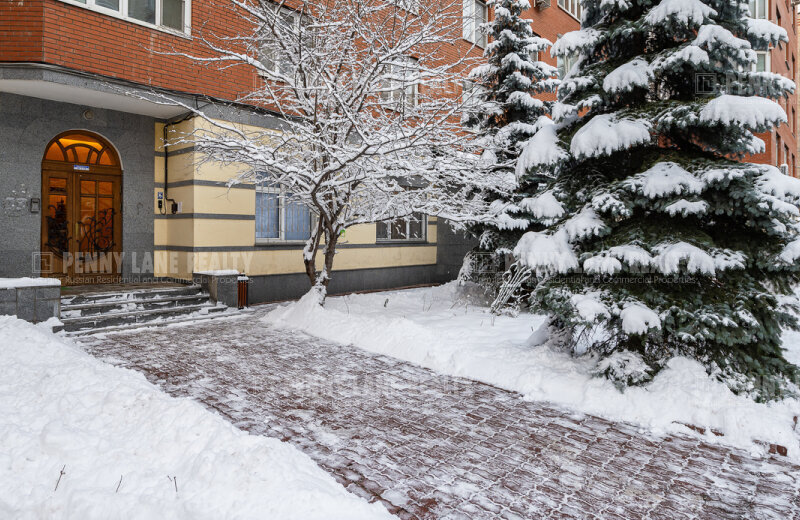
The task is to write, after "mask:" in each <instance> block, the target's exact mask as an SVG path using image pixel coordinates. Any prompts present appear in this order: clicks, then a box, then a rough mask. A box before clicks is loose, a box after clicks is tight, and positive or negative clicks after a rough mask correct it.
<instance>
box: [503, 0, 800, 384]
mask: <svg viewBox="0 0 800 520" xmlns="http://www.w3.org/2000/svg"><path fill="white" fill-rule="evenodd" d="M583 6H584V15H583V20H582V27H583V28H582V29H581V30H579V31H575V32H571V33H567V34H565V35H564V36H563V37H562V38H561V39H559V41H558V42H556V43H555V45H554V46H553V49H552V52H553V54H557V55H574V56H576V58H577V63H576V65H575V66H574V67H573V68H572V70H571V71H569V73H568V74H567V75H566V76H565V77H564V78H563V79H562V83H561V86H560V87H559V91H558V98H559V105H557V106H556V107H554V109H553V114H554V122H553V124H549V125H541V128H540V130H539V131H538V132H537V134H536V135H534V136H533V138H531V139H530V140H529V141H528V145H527V147H526V149H525V150H524V151H523V152H522V157H523V158H524V159H525V160H524V161H521V163H520V164H518V166H519V167H520V168H521V169H523V170H524V172H523V177H522V181H521V182H523V183H524V182H525V179H526V178H528V177H529V178H535V179H540V178H542V177H548V176H549V177H551V178H553V180H552V181H550V182H549V183H548V186H547V188H546V190H545V191H544V192H542V193H540V194H539V195H537V196H535V197H534V199H533V200H532V201H530V202H528V203H527V205H528V207H530V208H534V209H535V211H532V212H531V213H530V214H531V215H532V216H534V217H535V218H536V221H537V222H538V224H540V226H543V228H542V227H539V228H536V227H533V226H531V227H529V228H528V230H527V232H526V233H525V234H524V235H523V236H522V238H521V239H520V240H519V241H518V243H517V245H516V247H515V248H514V254H515V256H516V257H517V259H518V262H519V263H521V264H522V265H526V266H528V267H530V268H531V269H533V270H534V271H535V272H536V273H537V275H538V276H539V277H540V278H541V279H542V280H543V281H542V282H541V283H540V284H539V285H538V286H537V288H536V291H535V293H534V294H533V298H532V301H533V304H534V307H535V308H537V309H539V310H543V311H546V312H548V313H549V314H550V316H551V326H552V327H553V328H554V330H559V331H561V332H564V333H566V334H567V335H568V337H570V338H571V346H572V348H573V349H574V350H575V351H576V352H583V351H591V352H598V353H600V355H601V356H603V357H607V361H604V362H602V363H601V368H602V370H600V371H601V372H603V373H604V374H605V375H606V376H608V377H611V378H613V379H615V380H619V381H626V382H627V383H637V382H641V381H643V380H645V379H644V375H643V374H646V373H648V372H647V371H646V370H643V367H642V366H641V364H639V363H637V362H634V361H633V359H634V358H633V357H631V356H634V354H631V353H626V352H625V351H630V352H633V353H635V356H637V357H636V358H635V359H636V360H642V362H644V363H646V364H647V365H648V366H650V367H651V368H652V369H653V370H658V369H660V368H661V367H663V366H664V365H665V363H666V362H667V361H668V360H669V359H670V358H671V357H673V356H676V355H679V354H680V355H688V356H691V357H694V358H695V359H698V360H700V361H701V362H703V363H704V364H705V366H706V367H707V368H708V371H709V373H713V374H718V376H719V377H720V378H721V379H724V380H726V381H728V382H729V383H730V386H731V388H734V389H736V390H740V391H747V392H750V393H752V394H755V395H756V396H757V397H759V398H761V399H770V398H773V397H775V396H776V395H777V394H780V392H781V390H780V389H781V388H789V387H788V386H787V385H786V384H785V383H786V381H787V380H795V381H797V378H798V368H797V367H795V366H794V365H792V364H791V363H789V362H788V361H786V360H785V359H784V357H783V355H782V350H781V341H780V334H781V329H782V328H785V327H795V326H796V325H797V319H796V317H795V316H794V315H793V314H792V312H791V311H792V305H791V304H785V305H781V304H779V299H778V297H779V296H780V295H782V294H789V293H790V285H791V284H792V283H794V282H795V281H796V280H797V272H798V266H797V262H796V260H797V259H798V257H800V247H798V245H797V244H798V242H797V241H796V240H797V238H796V236H797V235H796V232H797V227H798V226H797V218H798V216H800V211H798V207H797V204H798V202H800V180H797V179H794V178H790V177H787V176H784V175H782V174H781V173H780V172H779V171H778V169H777V168H775V167H773V166H768V165H759V164H749V163H742V162H737V161H736V160H737V159H741V158H742V157H743V156H744V155H745V154H750V153H759V152H763V151H764V143H763V141H761V140H760V139H759V138H757V137H756V136H755V135H754V134H755V133H758V132H763V131H766V130H769V129H771V128H772V127H774V126H775V125H778V124H781V123H784V122H786V120H787V118H786V114H785V113H784V110H783V109H782V108H781V107H780V105H778V104H777V103H776V102H775V101H774V99H776V98H779V97H782V96H785V95H787V94H788V93H790V92H792V91H793V90H794V84H793V83H792V82H791V81H789V80H788V79H786V78H784V77H782V76H779V75H777V74H772V73H768V72H749V71H751V69H752V64H753V63H754V61H755V59H756V54H755V50H757V49H758V50H765V49H767V48H768V47H769V46H770V45H776V44H778V43H779V42H784V44H785V42H786V41H787V38H786V33H785V31H784V30H783V29H781V28H779V27H777V26H776V25H774V24H772V23H770V22H768V21H766V20H757V21H755V20H752V19H750V18H749V17H748V4H747V2H745V1H740V0H704V1H701V0H662V1H660V2H652V1H651V0H629V1H625V2H608V1H606V0H585V1H584V2H583ZM709 78H713V79H716V81H717V89H716V91H714V92H710V93H709V92H705V91H703V90H702V89H700V90H698V89H697V85H698V84H699V83H701V82H699V81H698V80H700V79H702V80H703V82H702V84H703V85H707V84H708V80H709ZM526 176H528V177H526ZM623 362H624V363H623ZM629 367H637V370H636V371H635V372H634V373H631V372H629V371H628V368H629ZM636 374H638V375H636ZM743 381H748V382H749V383H748V384H743Z"/></svg>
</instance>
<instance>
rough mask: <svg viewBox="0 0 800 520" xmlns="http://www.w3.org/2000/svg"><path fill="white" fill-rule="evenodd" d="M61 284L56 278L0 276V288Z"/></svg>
mask: <svg viewBox="0 0 800 520" xmlns="http://www.w3.org/2000/svg"><path fill="white" fill-rule="evenodd" d="M57 285H61V280H59V279H58V278H29V277H23V278H0V289H14V288H16V287H52V286H57Z"/></svg>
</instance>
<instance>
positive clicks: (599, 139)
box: [570, 114, 650, 157]
mask: <svg viewBox="0 0 800 520" xmlns="http://www.w3.org/2000/svg"><path fill="white" fill-rule="evenodd" d="M647 142H650V123H649V122H648V121H647V120H644V119H617V118H616V117H615V116H614V114H600V115H597V116H595V117H593V118H592V119H591V120H590V121H589V122H588V123H586V124H585V125H583V127H581V129H580V130H578V131H577V132H575V135H574V136H573V137H572V142H571V143H570V151H571V152H572V154H573V155H575V156H576V157H598V156H600V155H609V154H612V153H614V152H616V151H618V150H624V149H627V148H631V147H632V146H635V145H638V144H642V143H647Z"/></svg>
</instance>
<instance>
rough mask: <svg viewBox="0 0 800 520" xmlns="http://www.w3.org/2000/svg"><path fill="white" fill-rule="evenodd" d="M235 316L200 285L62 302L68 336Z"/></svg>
mask: <svg viewBox="0 0 800 520" xmlns="http://www.w3.org/2000/svg"><path fill="white" fill-rule="evenodd" d="M233 313H235V311H232V310H231V309H229V308H228V307H226V306H225V305H222V304H217V303H214V302H212V301H211V300H210V297H209V295H208V293H206V292H204V291H203V290H202V288H201V287H200V286H199V285H187V286H185V287H169V288H165V287H162V288H149V289H136V290H132V291H121V292H97V293H87V294H78V295H70V296H63V297H62V298H61V322H62V323H63V324H64V325H63V327H61V330H64V331H65V332H66V333H67V334H68V335H80V334H92V333H96V332H105V331H112V330H123V329H127V328H135V327H141V326H147V325H153V326H155V325H167V324H169V323H175V322H179V321H180V322H184V321H189V320H192V319H204V318H208V317H213V316H215V315H226V316H227V315H230V314H233Z"/></svg>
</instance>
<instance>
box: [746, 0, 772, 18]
mask: <svg viewBox="0 0 800 520" xmlns="http://www.w3.org/2000/svg"><path fill="white" fill-rule="evenodd" d="M768 1H769V0H750V17H751V18H766V17H767V2H768Z"/></svg>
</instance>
